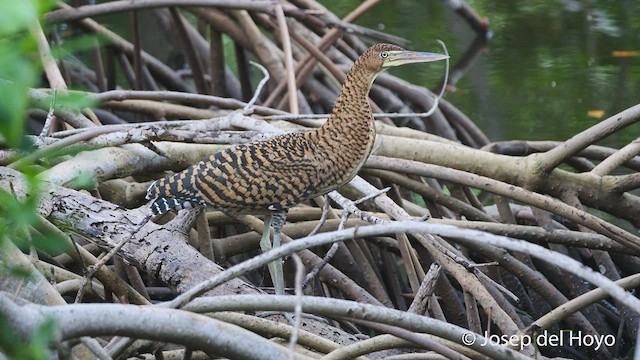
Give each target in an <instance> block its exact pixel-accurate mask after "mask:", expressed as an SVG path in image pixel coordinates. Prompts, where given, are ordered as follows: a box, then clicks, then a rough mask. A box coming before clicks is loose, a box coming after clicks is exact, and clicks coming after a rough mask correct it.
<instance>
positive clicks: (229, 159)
mask: <svg viewBox="0 0 640 360" xmlns="http://www.w3.org/2000/svg"><path fill="white" fill-rule="evenodd" d="M444 58H446V56H444V55H440V54H430V53H415V52H409V51H405V50H403V49H402V48H400V47H398V46H396V45H390V44H377V45H374V46H372V47H371V48H369V49H368V50H367V51H366V52H365V53H364V54H363V55H362V56H361V57H360V58H359V59H358V60H357V61H356V62H355V64H354V65H353V67H352V68H351V71H350V72H349V74H348V75H347V78H346V80H345V83H344V85H343V87H342V90H341V92H340V95H339V96H338V99H337V100H336V103H335V105H334V108H333V110H332V112H331V114H330V116H329V119H328V120H327V122H326V123H325V124H324V125H323V126H322V127H320V128H319V129H317V130H314V131H310V132H302V133H293V134H285V135H281V136H277V137H274V138H271V139H269V140H266V141H261V142H255V143H249V144H243V145H239V146H236V147H232V148H228V149H226V150H223V151H221V152H218V153H216V154H213V155H211V156H210V157H209V158H208V159H206V160H204V161H202V162H200V163H198V164H196V165H194V166H192V167H190V168H188V169H186V170H184V171H182V172H180V173H177V174H175V175H173V176H170V177H168V178H164V179H161V180H158V181H156V182H154V183H153V184H152V185H151V186H150V187H149V189H148V190H147V199H155V201H154V202H153V204H152V205H151V212H152V213H153V214H162V213H165V212H167V211H169V210H171V209H173V208H177V209H180V208H185V207H193V206H198V205H201V206H207V207H211V208H214V209H218V210H223V211H225V212H229V213H253V214H258V213H265V212H266V213H268V212H270V211H273V212H283V211H286V210H287V209H288V208H290V207H291V206H293V205H295V204H297V203H299V202H302V201H304V200H307V199H310V198H313V197H315V196H319V195H323V194H326V193H328V192H330V191H332V190H334V189H336V188H338V187H340V186H342V185H343V184H345V183H347V182H348V181H349V180H351V179H352V178H353V177H354V176H355V175H356V174H357V172H358V170H359V169H360V168H361V167H362V165H363V164H364V162H365V161H366V159H367V157H368V156H369V153H370V152H371V149H372V147H373V143H374V140H375V123H374V119H373V115H372V113H371V107H370V105H369V100H368V94H369V90H370V89H371V85H372V83H373V80H374V79H375V77H376V76H377V75H378V74H379V73H380V72H382V71H384V70H385V69H386V68H388V67H391V66H396V65H401V64H404V63H409V62H425V61H435V60H440V59H444Z"/></svg>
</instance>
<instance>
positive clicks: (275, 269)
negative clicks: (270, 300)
mask: <svg viewBox="0 0 640 360" xmlns="http://www.w3.org/2000/svg"><path fill="white" fill-rule="evenodd" d="M286 219H287V213H286V212H285V211H282V210H281V211H274V212H272V213H271V214H270V215H269V216H268V217H267V218H266V219H265V221H264V229H263V231H262V238H261V239H260V249H262V251H263V252H264V251H267V250H270V249H271V248H272V246H271V241H270V236H269V235H270V233H271V228H273V247H274V248H276V247H278V246H280V242H281V237H280V236H281V233H282V226H284V223H285V221H286ZM268 267H269V274H270V275H271V280H272V281H273V286H274V288H275V292H276V295H284V274H283V271H282V259H276V260H274V261H272V262H270V263H269V265H268Z"/></svg>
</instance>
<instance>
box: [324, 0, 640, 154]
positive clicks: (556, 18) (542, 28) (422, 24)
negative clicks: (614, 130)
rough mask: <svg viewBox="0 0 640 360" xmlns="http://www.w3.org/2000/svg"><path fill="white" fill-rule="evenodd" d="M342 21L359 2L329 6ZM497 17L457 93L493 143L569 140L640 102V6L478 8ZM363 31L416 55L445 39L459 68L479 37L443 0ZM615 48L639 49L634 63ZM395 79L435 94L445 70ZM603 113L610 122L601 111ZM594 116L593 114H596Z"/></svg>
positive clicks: (370, 17)
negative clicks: (397, 39)
mask: <svg viewBox="0 0 640 360" xmlns="http://www.w3.org/2000/svg"><path fill="white" fill-rule="evenodd" d="M322 3H323V4H324V5H325V6H326V7H328V8H329V9H332V10H333V11H334V12H335V13H336V14H337V15H338V16H341V17H342V16H344V15H346V14H347V13H348V12H349V11H350V10H352V9H354V8H355V7H356V6H357V5H358V3H360V1H353V0H351V1H345V0H332V1H322ZM469 4H470V5H471V6H472V7H473V8H474V9H475V10H476V11H477V12H478V13H479V14H481V15H483V16H486V17H488V18H489V21H490V22H491V30H492V33H493V37H492V39H491V40H490V42H489V45H488V49H486V51H485V52H483V53H482V55H480V56H479V58H478V59H477V60H476V61H475V62H474V63H473V65H472V66H471V67H470V68H469V69H468V71H467V72H466V73H465V75H464V76H463V77H462V78H461V79H460V80H459V81H458V82H457V84H456V86H455V88H454V89H453V90H452V91H449V92H448V93H447V95H446V98H447V99H448V100H449V101H451V102H453V103H454V104H455V105H457V106H458V107H459V108H460V109H461V110H462V111H464V112H465V113H466V114H467V115H468V116H469V117H470V118H471V119H472V120H474V121H475V122H476V124H478V125H479V126H480V128H481V129H482V130H483V131H484V132H485V133H486V134H487V135H488V136H489V137H490V138H491V139H492V140H511V139H526V140H565V139H567V138H569V137H571V136H572V135H573V134H575V133H577V132H580V131H581V130H583V129H586V128H587V127H589V126H591V125H593V124H595V123H597V122H598V121H600V120H602V119H604V118H606V117H608V116H611V115H613V114H615V113H617V112H619V111H622V110H624V109H626V108H628V107H630V106H632V105H635V104H637V103H640V1H636V0H616V1H595V0H594V1H589V0H557V1H554V0H547V1H536V0H529V1H526V2H523V1H517V2H516V1H504V0H491V1H469ZM356 23H357V24H359V25H363V26H367V27H369V28H373V29H379V30H384V31H385V32H387V33H390V34H394V35H398V36H401V37H404V38H406V39H408V40H409V41H410V44H409V45H408V48H410V49H414V50H426V51H440V49H439V47H438V45H437V44H436V43H435V39H441V40H443V41H445V43H446V44H447V46H448V48H449V52H450V54H451V57H452V65H454V64H455V63H456V62H457V61H458V60H459V59H460V58H461V56H462V55H463V54H464V52H465V51H466V49H467V48H468V47H469V45H470V44H471V43H472V42H473V40H474V38H475V33H474V32H473V30H472V29H471V28H470V27H469V26H468V25H467V24H466V22H465V21H464V20H462V19H461V18H460V17H459V16H458V15H457V14H455V13H454V12H453V11H451V10H450V9H449V8H447V7H446V6H445V5H444V4H443V2H441V1H426V0H413V1H409V0H405V1H391V0H385V1H382V2H381V3H380V5H378V6H377V7H375V8H374V9H372V10H370V12H369V13H367V14H366V15H364V16H363V17H361V18H360V19H359V20H358V21H357V22H356ZM614 51H636V52H638V54H636V56H631V57H620V56H615V55H614ZM393 73H394V74H395V75H398V76H400V77H403V78H405V79H408V80H409V81H411V82H413V83H415V84H419V85H424V86H427V87H430V88H434V87H437V86H438V81H439V80H440V78H441V76H442V67H441V66H436V65H429V66H424V65H411V67H402V68H399V69H394V70H393ZM594 110H595V111H601V112H603V115H602V118H597V117H594V114H593V111H594ZM590 112H592V113H591V115H590ZM638 136H640V124H635V125H633V126H632V127H629V128H627V129H626V130H625V131H624V132H622V133H620V134H616V135H613V136H612V137H610V138H609V139H607V140H606V141H604V142H603V144H605V145H610V146H617V147H619V146H622V145H624V144H626V143H628V142H629V141H631V140H633V139H635V138H637V137H638Z"/></svg>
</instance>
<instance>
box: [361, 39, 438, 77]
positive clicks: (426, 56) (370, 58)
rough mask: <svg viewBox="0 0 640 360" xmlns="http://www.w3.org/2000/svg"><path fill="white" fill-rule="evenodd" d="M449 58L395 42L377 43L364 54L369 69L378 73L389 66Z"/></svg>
mask: <svg viewBox="0 0 640 360" xmlns="http://www.w3.org/2000/svg"><path fill="white" fill-rule="evenodd" d="M447 58H449V56H448V55H443V54H437V53H430V52H417V51H409V50H405V49H403V48H401V47H400V46H398V45H393V44H375V45H373V46H371V47H370V48H369V49H367V51H366V52H365V53H364V54H362V56H361V59H362V61H363V62H364V64H365V66H366V67H367V69H369V70H371V71H373V72H374V73H378V72H381V71H384V70H386V69H388V68H391V67H394V66H399V65H404V64H411V63H419V62H431V61H438V60H444V59H447Z"/></svg>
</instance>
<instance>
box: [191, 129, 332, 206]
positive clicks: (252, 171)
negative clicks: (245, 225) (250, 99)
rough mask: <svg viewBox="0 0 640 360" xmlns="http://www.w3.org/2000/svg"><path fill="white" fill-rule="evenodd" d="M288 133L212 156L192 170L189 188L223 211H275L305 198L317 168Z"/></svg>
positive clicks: (312, 186)
mask: <svg viewBox="0 0 640 360" xmlns="http://www.w3.org/2000/svg"><path fill="white" fill-rule="evenodd" d="M288 135H289V134H288ZM288 135H285V136H280V137H277V138H273V139H271V140H268V141H264V142H261V143H255V144H246V145H240V146H237V147H234V148H229V149H226V150H224V151H222V152H219V153H217V154H214V155H213V156H212V157H211V158H210V159H209V160H208V161H206V162H204V164H202V165H203V167H202V168H201V170H202V171H198V172H197V173H196V174H195V180H196V181H195V190H197V191H198V192H199V194H200V195H201V197H202V198H203V199H204V200H205V201H206V203H207V205H209V206H213V207H220V208H225V209H252V208H256V209H265V208H268V209H270V210H280V209H285V208H289V207H291V206H293V205H295V204H296V203H299V202H300V201H303V200H306V199H308V198H309V196H310V195H311V194H314V193H315V192H314V190H315V189H316V188H318V186H319V185H320V183H321V176H320V175H321V171H322V170H321V166H320V164H319V163H318V161H317V160H316V159H315V157H314V156H313V154H312V152H311V150H310V149H308V148H305V146H304V145H303V144H302V142H301V141H300V140H299V136H298V137H297V136H293V135H295V134H290V136H288ZM199 165H200V164H199Z"/></svg>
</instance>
